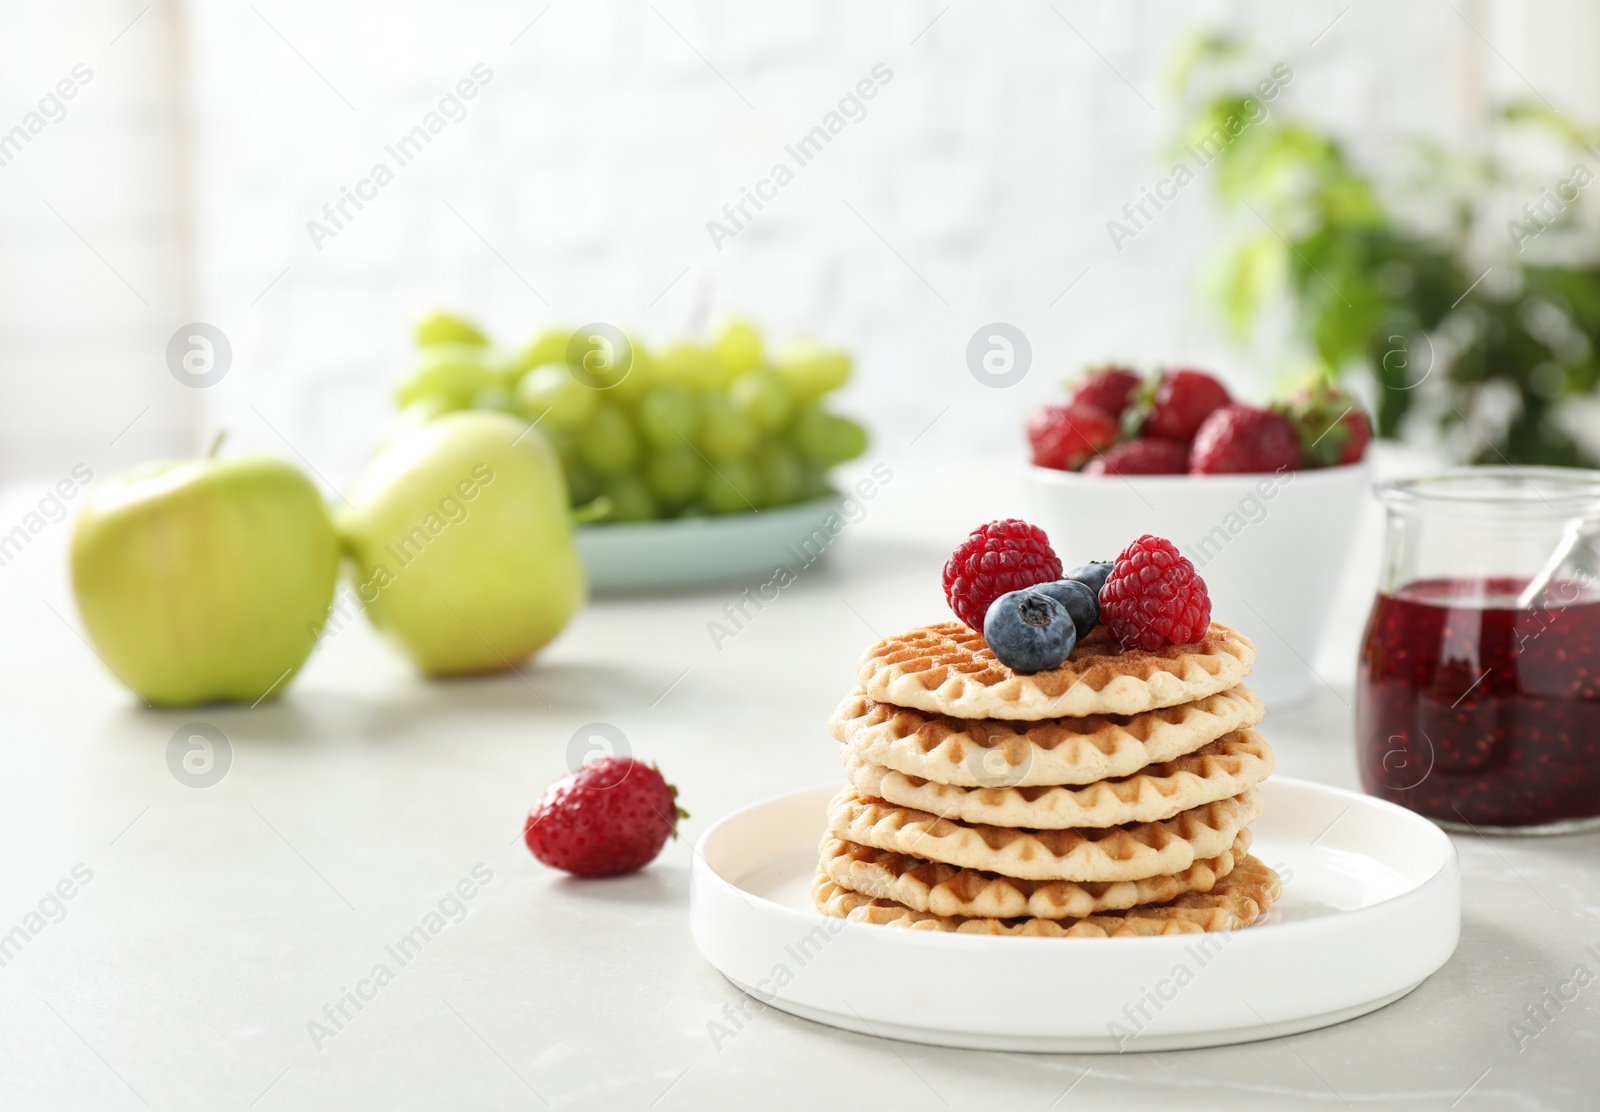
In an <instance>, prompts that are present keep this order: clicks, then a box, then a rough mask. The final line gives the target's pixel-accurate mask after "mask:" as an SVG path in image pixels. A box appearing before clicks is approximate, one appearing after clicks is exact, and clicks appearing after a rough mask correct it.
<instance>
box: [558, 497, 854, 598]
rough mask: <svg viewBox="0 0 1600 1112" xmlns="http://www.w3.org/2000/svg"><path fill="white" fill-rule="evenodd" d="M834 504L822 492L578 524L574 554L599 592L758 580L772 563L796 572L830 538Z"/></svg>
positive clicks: (825, 547) (822, 550) (824, 548)
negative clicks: (739, 507) (728, 508)
mask: <svg viewBox="0 0 1600 1112" xmlns="http://www.w3.org/2000/svg"><path fill="white" fill-rule="evenodd" d="M841 503H842V499H841V498H840V497H839V495H837V494H830V495H828V496H827V497H826V498H818V499H816V500H815V501H812V502H801V503H799V504H798V505H794V506H782V507H779V508H777V509H772V510H762V511H760V512H759V513H748V514H729V515H727V516H725V517H697V518H687V519H681V520H675V521H645V522H639V523H637V524H624V525H585V526H582V527H581V528H579V529H578V530H577V540H578V552H579V553H580V554H581V555H582V556H583V564H584V567H585V568H586V569H587V570H588V572H589V587H590V589H591V590H594V591H596V592H600V593H604V592H607V591H645V590H652V589H656V588H664V587H694V586H700V585H704V584H707V583H724V582H728V581H730V580H740V579H743V580H752V579H755V578H756V577H758V576H759V577H762V578H763V579H765V577H767V576H770V575H771V574H772V572H773V571H774V569H776V568H777V567H779V566H780V565H782V566H783V567H787V568H788V569H789V570H790V571H791V572H793V573H795V574H798V573H799V571H800V569H801V568H802V567H806V566H808V565H809V564H810V563H813V562H815V561H816V560H817V559H820V558H821V557H822V556H823V555H824V554H825V553H826V552H827V550H828V548H829V547H830V546H831V545H832V543H833V541H834V539H835V538H836V537H837V536H838V533H837V532H830V530H829V529H828V527H827V523H828V518H829V516H830V515H836V514H837V513H838V511H839V507H840V505H841ZM836 520H842V519H837V518H836Z"/></svg>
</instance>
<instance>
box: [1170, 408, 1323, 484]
mask: <svg viewBox="0 0 1600 1112" xmlns="http://www.w3.org/2000/svg"><path fill="white" fill-rule="evenodd" d="M1300 459H1301V451H1300V438H1299V437H1298V436H1296V435H1295V434H1294V426H1292V425H1291V424H1289V421H1288V419H1287V418H1285V417H1284V415H1283V414H1281V413H1274V412H1273V411H1272V410H1270V409H1256V408H1255V407H1253V406H1248V405H1225V406H1223V407H1222V408H1221V409H1219V410H1217V411H1216V412H1215V413H1213V414H1212V415H1211V416H1209V417H1207V418H1206V420H1205V424H1203V425H1201V426H1200V431H1199V432H1197V433H1195V436H1194V449H1193V451H1191V452H1190V453H1189V470H1190V471H1191V472H1192V473H1194V474H1196V475H1222V474H1266V473H1269V472H1273V471H1283V470H1289V471H1294V470H1296V469H1298V468H1299V466H1300Z"/></svg>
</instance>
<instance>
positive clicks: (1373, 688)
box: [1356, 579, 1600, 826]
mask: <svg viewBox="0 0 1600 1112" xmlns="http://www.w3.org/2000/svg"><path fill="white" fill-rule="evenodd" d="M1526 582H1527V581H1526V580H1513V579H1476V580H1467V579H1427V580H1419V581H1417V582H1415V583H1411V584H1409V585H1407V586H1406V587H1404V588H1402V589H1401V590H1400V591H1399V592H1398V593H1397V594H1395V595H1379V596H1378V600H1377V602H1376V603H1375V604H1374V605H1373V608H1372V615H1371V617H1370V618H1368V620H1367V631H1366V635H1365V637H1364V638H1363V641H1362V646H1361V663H1360V673H1359V678H1358V682H1357V692H1356V738H1357V745H1358V747H1359V756H1360V760H1361V783H1362V786H1363V787H1365V788H1366V790H1367V791H1368V792H1369V793H1371V794H1372V795H1375V796H1378V797H1379V798H1380V799H1387V800H1390V801H1392V802H1395V803H1399V804H1401V805H1402V806H1405V807H1409V808H1411V809H1412V810H1413V811H1416V812H1418V813H1419V814H1423V815H1427V816H1428V817H1430V818H1434V819H1440V820H1443V821H1445V822H1454V823H1457V824H1471V825H1473V826H1538V825H1544V824H1549V823H1560V822H1567V821H1571V820H1575V819H1586V818H1593V817H1595V816H1597V815H1600V591H1597V590H1596V589H1595V587H1594V586H1593V585H1592V584H1590V585H1584V584H1580V583H1579V582H1578V581H1577V580H1572V579H1565V580H1560V581H1557V582H1554V583H1552V584H1551V585H1550V586H1549V587H1548V588H1547V589H1546V591H1545V592H1544V595H1543V597H1542V598H1541V599H1540V600H1539V604H1538V605H1537V606H1535V607H1531V608H1528V609H1518V608H1517V604H1516V600H1517V595H1518V593H1519V592H1520V591H1521V590H1522V588H1523V587H1524V586H1525V585H1526Z"/></svg>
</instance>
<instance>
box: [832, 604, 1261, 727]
mask: <svg viewBox="0 0 1600 1112" xmlns="http://www.w3.org/2000/svg"><path fill="white" fill-rule="evenodd" d="M1255 656H1256V650H1255V646H1254V645H1253V644H1251V643H1250V640H1249V638H1247V637H1245V636H1243V635H1242V634H1240V633H1237V632H1235V631H1234V630H1232V629H1229V628H1228V627H1227V626H1225V625H1220V624H1218V623H1216V622H1213V623H1212V624H1211V628H1210V629H1208V630H1206V636H1205V639H1204V640H1202V641H1197V642H1195V643H1194V644H1190V645H1166V646H1163V647H1162V648H1160V649H1157V650H1155V651H1154V652H1147V651H1145V650H1143V649H1124V648H1122V646H1121V645H1119V644H1117V642H1116V641H1114V640H1112V638H1111V635H1110V634H1109V633H1107V632H1106V630H1105V628H1104V627H1096V628H1095V629H1094V630H1093V631H1091V632H1090V633H1089V635H1088V636H1087V637H1085V638H1084V639H1083V640H1082V641H1080V642H1078V645H1077V647H1076V648H1074V649H1073V650H1072V655H1071V656H1069V657H1068V658H1067V659H1066V661H1065V662H1064V663H1063V664H1062V665H1061V667H1059V668H1055V669H1052V670H1050V671H1048V672H1037V673H1035V674H1033V675H1022V674H1019V673H1017V672H1013V671H1012V670H1011V669H1010V668H1007V667H1006V666H1005V665H1004V664H1001V663H1000V662H999V661H998V660H996V659H995V657H994V654H993V653H992V652H990V651H989V646H988V644H987V643H986V642H985V641H984V639H983V634H981V633H979V632H977V631H975V630H972V629H969V628H967V627H966V626H965V625H963V624H962V623H961V622H939V623H937V624H935V625H931V626H923V627H921V628H919V629H913V630H911V631H910V632H908V633H903V634H901V635H900V636H898V637H888V638H885V639H884V640H882V641H879V642H878V643H877V644H876V645H874V646H872V648H870V649H868V650H867V653H866V655H865V656H863V657H862V658H861V662H860V663H859V664H858V665H857V674H858V675H859V677H860V680H861V686H862V688H863V689H864V690H865V692H866V695H867V697H868V698H870V699H874V700H876V701H878V702H881V703H892V704H893V705H895V706H899V707H912V708H914V709H916V710H922V711H928V712H930V713H933V714H944V715H950V716H951V717H954V718H1005V719H1012V720H1021V721H1029V722H1036V721H1038V720H1039V719H1042V718H1066V717H1071V718H1077V717H1083V716H1085V715H1091V714H1142V713H1143V712H1145V711H1148V710H1155V709H1156V708H1158V707H1171V706H1177V705H1178V704H1180V703H1188V702H1193V701H1194V700H1196V699H1203V698H1205V697H1206V696H1208V695H1215V694H1217V693H1218V692H1220V691H1226V690H1228V689H1229V688H1230V687H1233V686H1235V685H1237V684H1238V683H1239V681H1240V680H1242V679H1243V678H1244V677H1245V676H1246V675H1248V674H1249V672H1250V666H1251V664H1253V663H1254V662H1255Z"/></svg>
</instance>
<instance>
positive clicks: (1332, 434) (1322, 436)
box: [1272, 383, 1372, 467]
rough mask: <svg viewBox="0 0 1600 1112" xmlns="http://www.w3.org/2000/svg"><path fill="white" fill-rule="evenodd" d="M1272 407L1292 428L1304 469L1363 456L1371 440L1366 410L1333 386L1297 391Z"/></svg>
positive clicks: (1348, 395) (1370, 429) (1330, 465)
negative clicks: (1301, 454)
mask: <svg viewBox="0 0 1600 1112" xmlns="http://www.w3.org/2000/svg"><path fill="white" fill-rule="evenodd" d="M1272 408H1273V409H1275V410H1277V411H1278V412H1279V413H1282V414H1283V415H1284V416H1285V417H1287V418H1288V420H1289V424H1291V425H1292V426H1294V431H1295V433H1296V435H1298V436H1299V437H1300V446H1301V449H1302V451H1303V452H1304V454H1305V461H1306V466H1307V467H1338V466H1340V465H1342V464H1346V463H1355V462H1357V461H1358V460H1360V459H1361V458H1362V457H1364V456H1365V455H1366V454H1367V443H1368V442H1369V441H1370V440H1371V439H1372V422H1371V420H1370V419H1369V418H1368V417H1367V411H1366V410H1365V409H1363V408H1362V407H1361V403H1360V402H1359V401H1357V400H1356V399H1355V398H1354V397H1353V396H1351V395H1350V394H1348V393H1346V392H1345V391H1343V390H1340V389H1339V388H1338V387H1336V386H1329V385H1327V384H1325V383H1324V384H1318V385H1317V386H1313V387H1308V388H1307V389H1304V390H1298V391H1296V392H1295V393H1293V394H1291V395H1289V397H1287V398H1285V399H1284V400H1283V401H1281V402H1278V403H1276V404H1274V405H1273V407H1272Z"/></svg>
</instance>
